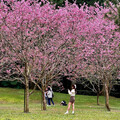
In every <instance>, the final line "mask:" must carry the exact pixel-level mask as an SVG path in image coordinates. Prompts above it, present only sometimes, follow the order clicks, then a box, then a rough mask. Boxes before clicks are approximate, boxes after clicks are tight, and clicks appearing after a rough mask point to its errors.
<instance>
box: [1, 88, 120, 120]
mask: <svg viewBox="0 0 120 120" xmlns="http://www.w3.org/2000/svg"><path fill="white" fill-rule="evenodd" d="M23 92H24V91H23V90H16V89H10V88H0V120H120V99H118V98H114V97H110V107H111V112H107V111H106V109H105V107H104V97H103V96H101V97H100V106H97V105H96V96H84V95H76V103H75V108H76V109H75V115H72V114H71V110H70V113H69V115H64V112H65V111H66V109H67V107H64V106H60V105H59V104H60V102H61V101H62V100H65V101H67V102H68V101H69V95H68V94H60V93H55V97H54V102H55V106H51V107H47V111H41V110H40V109H41V105H40V98H41V94H40V92H39V91H35V93H34V94H33V95H31V97H30V113H28V114H25V113H23V102H24V101H23V97H24V94H23Z"/></svg>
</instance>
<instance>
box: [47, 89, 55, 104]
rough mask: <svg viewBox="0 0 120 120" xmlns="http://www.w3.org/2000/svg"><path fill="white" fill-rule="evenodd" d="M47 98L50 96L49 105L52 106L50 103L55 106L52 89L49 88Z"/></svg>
mask: <svg viewBox="0 0 120 120" xmlns="http://www.w3.org/2000/svg"><path fill="white" fill-rule="evenodd" d="M47 96H48V105H51V103H50V101H51V102H52V104H53V105H54V102H53V99H52V98H53V91H51V89H50V88H48V92H47Z"/></svg>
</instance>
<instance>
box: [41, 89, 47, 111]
mask: <svg viewBox="0 0 120 120" xmlns="http://www.w3.org/2000/svg"><path fill="white" fill-rule="evenodd" d="M41 105H42V110H46V100H45V96H44V90H42V104H41Z"/></svg>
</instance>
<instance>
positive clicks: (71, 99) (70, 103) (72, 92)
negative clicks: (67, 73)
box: [65, 85, 76, 114]
mask: <svg viewBox="0 0 120 120" xmlns="http://www.w3.org/2000/svg"><path fill="white" fill-rule="evenodd" d="M75 89H76V85H72V90H71V91H70V90H68V93H69V94H70V96H71V97H70V101H69V104H68V109H67V111H66V113H65V114H68V112H69V110H70V106H71V105H72V114H74V109H75Z"/></svg>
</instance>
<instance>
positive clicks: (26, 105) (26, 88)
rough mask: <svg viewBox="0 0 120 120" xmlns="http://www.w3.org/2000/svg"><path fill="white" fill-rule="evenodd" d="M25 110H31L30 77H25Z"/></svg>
mask: <svg viewBox="0 0 120 120" xmlns="http://www.w3.org/2000/svg"><path fill="white" fill-rule="evenodd" d="M24 104H25V105H24V112H25V113H28V112H29V81H28V78H27V77H26V78H25V101H24Z"/></svg>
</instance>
